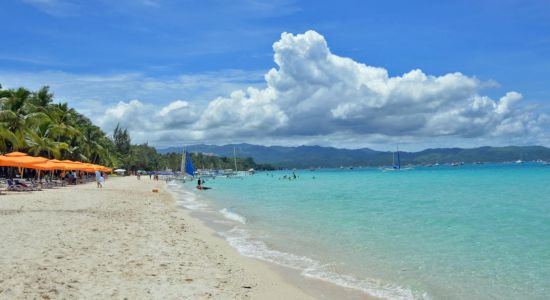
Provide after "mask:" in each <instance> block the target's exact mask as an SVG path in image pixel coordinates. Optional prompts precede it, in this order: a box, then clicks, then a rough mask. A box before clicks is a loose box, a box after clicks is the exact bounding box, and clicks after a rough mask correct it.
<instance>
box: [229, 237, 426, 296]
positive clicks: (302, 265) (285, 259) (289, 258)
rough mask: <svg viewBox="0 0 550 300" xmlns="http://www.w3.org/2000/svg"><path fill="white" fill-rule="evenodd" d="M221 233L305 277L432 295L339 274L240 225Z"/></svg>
mask: <svg viewBox="0 0 550 300" xmlns="http://www.w3.org/2000/svg"><path fill="white" fill-rule="evenodd" d="M221 235H222V236H223V237H224V238H225V239H226V240H227V241H228V242H229V244H230V245H231V246H232V247H234V248H236V249H237V250H238V251H239V253H241V254H242V255H244V256H248V257H253V258H257V259H261V260H265V261H268V262H271V263H275V264H278V265H282V266H285V267H288V268H291V269H295V270H298V271H300V273H301V275H302V276H304V277H309V278H315V279H318V280H323V281H326V282H330V283H332V284H336V285H339V286H342V287H346V288H350V289H355V290H359V291H362V292H365V293H368V294H369V295H372V296H375V297H380V298H385V299H398V300H408V299H430V297H429V296H428V295H427V294H425V293H416V292H414V291H413V290H411V289H408V288H404V287H400V286H397V285H394V284H389V283H384V282H381V281H379V280H375V279H370V278H366V279H358V278H356V277H353V276H351V275H344V274H339V273H336V272H334V271H330V270H328V268H327V265H323V264H321V262H319V261H317V260H314V259H311V258H308V257H304V256H299V255H296V254H292V253H287V252H282V251H278V250H274V249H270V248H269V247H268V246H267V245H266V244H265V243H264V242H262V241H260V240H257V239H254V238H252V237H251V236H250V234H249V233H248V232H247V231H246V230H244V229H242V228H239V227H235V228H233V229H231V230H229V231H227V232H224V233H221Z"/></svg>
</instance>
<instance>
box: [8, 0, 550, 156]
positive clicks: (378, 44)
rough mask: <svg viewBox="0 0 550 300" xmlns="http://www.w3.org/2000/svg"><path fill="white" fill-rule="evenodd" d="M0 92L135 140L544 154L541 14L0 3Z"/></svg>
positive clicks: (549, 60) (125, 0)
mask: <svg viewBox="0 0 550 300" xmlns="http://www.w3.org/2000/svg"><path fill="white" fill-rule="evenodd" d="M0 19H1V20H3V26H2V42H1V43H0V84H2V86H3V88H16V87H19V86H25V87H28V88H31V89H37V88H39V87H41V86H44V85H47V86H50V88H51V90H52V91H53V93H54V94H55V99H56V100H55V101H56V102H67V103H69V105H71V106H72V107H74V108H76V109H77V110H78V111H79V112H82V113H84V114H85V115H87V116H88V117H89V118H90V119H91V120H92V121H93V122H94V123H95V124H97V125H98V126H100V127H101V128H103V129H104V130H105V131H106V132H108V133H110V132H112V129H113V128H114V127H115V126H116V124H118V123H120V124H121V125H122V126H123V127H126V128H128V129H129V131H130V133H131V136H132V139H133V142H136V143H142V142H148V143H149V144H150V145H153V146H156V147H159V148H162V147H169V146H182V145H187V144H195V143H209V144H226V143H242V142H247V143H255V144H263V145H302V144H305V145H323V146H335V147H347V148H362V147H370V148H374V149H378V150H388V149H393V148H395V144H397V143H399V145H400V148H402V149H404V150H419V149H424V148H437V147H476V146H484V145H493V146H500V145H511V144H515V145H534V144H537V145H545V146H550V35H549V34H548V33H549V32H550V1H548V0H539V1H536V0H533V1H513V0H479V1H470V0H466V1H442V0H439V1H392V0H389V1H368V0H364V1H359V0H358V1H346V0H340V1H293V0H271V1H259V0H234V1H222V0H218V1H211V0H203V1H183V0H182V1H169V0H141V1H140V0H120V1H108V0H95V1H94V0H90V1H76V0H6V1H3V2H2V4H1V7H0Z"/></svg>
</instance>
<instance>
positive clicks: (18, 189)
mask: <svg viewBox="0 0 550 300" xmlns="http://www.w3.org/2000/svg"><path fill="white" fill-rule="evenodd" d="M7 183H8V188H7V190H8V191H14V192H31V191H32V189H31V188H30V187H26V186H23V185H21V184H16V183H15V182H14V181H13V180H11V179H8V181H7Z"/></svg>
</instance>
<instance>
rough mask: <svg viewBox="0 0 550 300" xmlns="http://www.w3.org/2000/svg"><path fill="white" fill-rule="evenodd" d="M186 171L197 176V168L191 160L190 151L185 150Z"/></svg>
mask: <svg viewBox="0 0 550 300" xmlns="http://www.w3.org/2000/svg"><path fill="white" fill-rule="evenodd" d="M185 173H187V174H189V175H191V176H195V168H193V162H192V161H191V155H190V154H189V152H185Z"/></svg>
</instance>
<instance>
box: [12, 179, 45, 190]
mask: <svg viewBox="0 0 550 300" xmlns="http://www.w3.org/2000/svg"><path fill="white" fill-rule="evenodd" d="M13 181H14V182H15V185H17V186H21V187H23V188H25V189H27V190H31V191H41V189H40V187H38V186H37V185H35V184H34V182H32V181H31V182H22V181H19V180H18V179H14V180H13Z"/></svg>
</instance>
